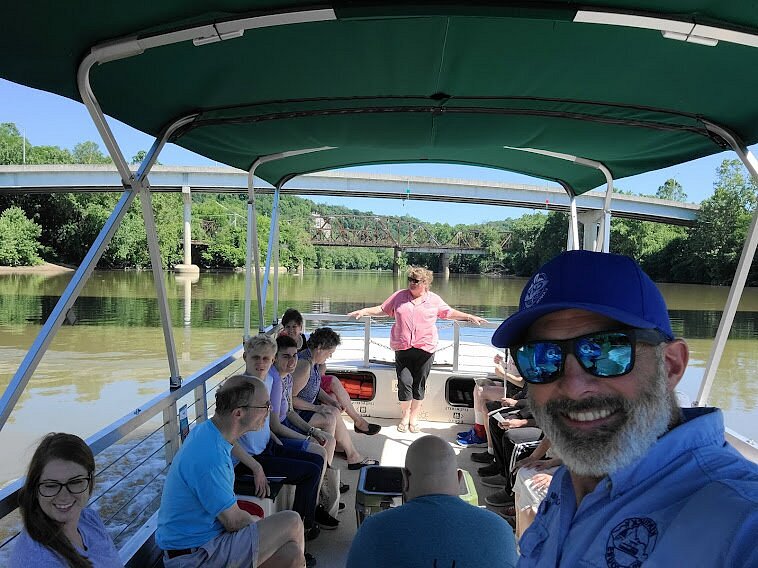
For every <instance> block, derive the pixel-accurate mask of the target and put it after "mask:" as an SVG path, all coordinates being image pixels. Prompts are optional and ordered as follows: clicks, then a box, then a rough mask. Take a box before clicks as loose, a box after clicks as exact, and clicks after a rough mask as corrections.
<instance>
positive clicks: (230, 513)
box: [155, 375, 305, 568]
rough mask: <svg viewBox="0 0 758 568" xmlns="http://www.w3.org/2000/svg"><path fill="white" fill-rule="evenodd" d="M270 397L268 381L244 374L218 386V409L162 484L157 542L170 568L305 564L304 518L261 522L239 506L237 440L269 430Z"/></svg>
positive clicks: (291, 515)
mask: <svg viewBox="0 0 758 568" xmlns="http://www.w3.org/2000/svg"><path fill="white" fill-rule="evenodd" d="M270 405H271V402H270V401H269V399H268V393H267V392H266V387H265V385H264V384H263V383H262V382H261V381H259V380H257V379H250V378H248V377H243V376H240V375H237V376H234V377H230V378H229V379H227V380H226V381H225V382H224V384H223V385H221V387H220V388H219V389H218V390H217V391H216V414H215V415H214V416H213V417H212V418H211V419H210V420H206V421H205V422H202V423H200V424H198V425H197V426H195V428H193V430H192V432H190V435H189V437H188V438H187V439H186V440H185V442H184V444H183V445H182V448H181V449H180V450H179V453H178V454H177V455H176V457H175V458H174V461H173V463H172V464H171V467H170V468H169V471H168V475H167V476H166V483H165V485H164V486H163V496H162V498H161V508H160V510H159V512H158V529H157V530H156V532H155V540H156V542H157V544H158V546H160V547H161V548H162V549H163V551H164V554H163V564H164V566H165V567H166V568H175V567H176V568H178V567H187V566H193V567H194V566H197V567H199V566H203V567H206V566H208V567H216V566H218V567H219V568H221V567H226V566H261V565H262V564H264V563H266V565H267V566H268V565H272V566H273V565H275V566H282V567H284V566H287V567H292V568H302V566H303V564H304V562H305V557H304V553H303V551H304V546H305V543H304V540H303V523H302V522H301V521H300V517H299V516H298V515H297V513H295V512H292V511H282V512H280V513H275V514H273V515H271V516H269V517H266V518H264V519H261V520H259V521H257V522H255V519H256V518H257V517H252V516H251V515H250V514H248V513H247V512H245V511H243V510H242V509H240V508H239V506H238V505H237V500H236V498H235V494H234V473H233V471H232V459H231V450H232V444H233V443H234V441H235V440H236V439H237V438H238V437H239V436H241V435H242V434H244V433H245V432H250V431H253V430H258V429H260V428H262V427H263V422H264V421H265V420H266V417H267V416H268V414H269V412H268V411H269V408H270Z"/></svg>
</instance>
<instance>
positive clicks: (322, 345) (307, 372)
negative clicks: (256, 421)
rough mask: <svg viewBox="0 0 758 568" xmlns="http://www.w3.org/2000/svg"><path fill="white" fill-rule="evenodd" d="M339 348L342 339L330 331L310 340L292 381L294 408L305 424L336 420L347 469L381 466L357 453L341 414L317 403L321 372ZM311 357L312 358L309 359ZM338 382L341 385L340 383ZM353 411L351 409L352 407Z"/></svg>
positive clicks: (319, 332) (316, 333)
mask: <svg viewBox="0 0 758 568" xmlns="http://www.w3.org/2000/svg"><path fill="white" fill-rule="evenodd" d="M339 344H340V336H339V334H338V333H336V332H335V331H334V330H333V329H332V328H330V327H320V328H318V329H316V330H315V331H314V332H313V333H312V334H311V336H310V337H309V338H308V351H309V353H308V354H305V352H303V353H304V354H303V355H302V356H301V358H300V360H299V361H298V363H297V367H296V368H295V372H294V373H293V375H292V377H293V380H294V386H293V389H292V392H294V393H296V394H297V396H296V397H295V398H294V399H293V401H292V402H293V405H294V407H295V409H296V410H297V411H298V413H299V414H300V416H301V417H302V418H303V420H305V421H306V422H308V421H310V420H311V419H312V418H313V417H314V414H315V413H320V414H325V415H331V416H333V417H334V418H335V420H336V425H335V432H334V437H335V438H336V440H337V446H338V448H339V449H341V450H342V451H344V452H345V454H346V456H347V467H348V469H361V468H362V467H363V466H366V465H378V464H379V462H378V461H377V460H375V459H370V458H364V457H363V456H362V455H361V454H360V452H359V451H358V450H356V449H355V446H354V445H353V441H352V439H351V438H350V433H349V432H348V431H347V427H346V426H345V422H344V421H343V420H342V416H341V412H340V411H339V410H338V409H337V408H335V407H334V406H330V405H327V404H320V403H319V401H318V397H319V391H320V388H321V374H322V373H321V369H322V366H323V365H324V364H325V363H326V360H327V359H329V357H331V356H332V355H333V354H334V351H335V350H336V349H337V346H338V345H339ZM308 355H310V357H308V358H306V357H307V356H308ZM338 382H339V381H338ZM349 406H351V407H352V405H349Z"/></svg>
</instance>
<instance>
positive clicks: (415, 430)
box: [408, 424, 421, 434]
mask: <svg viewBox="0 0 758 568" xmlns="http://www.w3.org/2000/svg"><path fill="white" fill-rule="evenodd" d="M408 430H410V431H411V433H413V434H418V433H419V432H421V429H420V428H419V427H418V424H408Z"/></svg>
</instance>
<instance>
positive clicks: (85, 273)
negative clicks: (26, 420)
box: [0, 49, 196, 430]
mask: <svg viewBox="0 0 758 568" xmlns="http://www.w3.org/2000/svg"><path fill="white" fill-rule="evenodd" d="M99 57H100V53H99V52H98V51H97V50H96V49H93V51H92V52H91V53H90V54H89V55H88V56H87V57H85V58H84V60H83V61H82V63H81V65H80V66H79V69H78V72H77V82H78V86H79V93H80V95H81V97H82V101H83V102H84V105H85V107H86V108H87V111H88V112H89V113H90V116H91V117H92V121H93V122H94V124H95V127H96V128H97V130H98V132H99V133H100V136H101V137H102V139H103V143H104V144H105V147H106V149H107V150H108V153H109V154H110V156H111V158H112V159H113V163H114V165H115V166H116V170H117V171H118V173H119V176H120V177H121V183H122V184H123V186H124V193H123V194H122V195H121V198H120V199H119V201H118V203H117V204H116V206H115V207H114V209H113V211H112V212H111V214H110V216H109V217H108V220H107V221H106V222H105V224H104V225H103V228H102V229H101V230H100V233H98V235H97V237H96V238H95V240H94V242H93V243H92V246H91V247H90V249H89V250H88V251H87V254H86V255H85V257H84V259H83V260H82V263H81V264H80V265H79V268H77V269H76V271H75V272H74V275H73V277H72V278H71V280H70V281H69V283H68V285H67V286H66V289H65V290H64V291H63V293H62V294H61V296H60V298H59V299H58V302H57V303H56V305H55V307H54V308H53V311H52V312H51V314H50V316H49V317H48V318H47V321H45V324H44V325H43V326H42V329H41V330H40V332H39V333H38V334H37V337H36V338H35V340H34V343H33V344H32V345H31V347H30V348H29V350H28V351H27V353H26V356H25V357H24V359H23V361H22V362H21V365H19V368H18V370H17V371H16V373H15V374H14V376H13V378H12V379H11V381H10V383H9V384H8V387H7V388H6V390H5V392H4V393H3V397H2V399H0V430H2V428H3V427H4V426H5V424H6V422H7V421H8V418H9V417H10V414H11V412H12V411H13V409H14V407H15V405H16V403H17V402H18V399H19V398H20V397H21V393H22V392H24V389H25V388H26V385H27V384H28V383H29V380H30V379H31V377H32V375H33V374H34V371H35V370H36V369H37V367H38V366H39V363H40V361H41V360H42V357H44V355H45V353H46V352H47V349H48V347H49V346H50V343H51V342H52V340H53V339H54V338H55V335H56V333H57V332H58V329H60V326H61V325H62V323H63V320H64V318H65V317H66V314H67V313H68V311H69V310H70V309H71V307H72V306H73V305H74V303H75V302H76V300H77V299H78V298H79V295H80V294H81V291H82V289H83V288H84V286H85V284H86V283H87V281H88V280H89V277H90V276H91V275H92V271H93V270H94V269H95V266H96V265H97V263H98V261H99V260H100V257H101V256H102V254H103V251H105V249H106V248H107V246H108V244H109V243H110V241H111V239H112V238H113V235H114V234H115V233H116V231H117V230H118V228H119V226H120V225H121V222H122V220H123V218H124V216H125V215H126V213H127V211H128V210H129V207H131V205H132V202H133V201H134V197H135V196H136V195H137V194H138V193H139V192H140V191H141V189H142V188H143V184H144V185H146V183H147V182H146V178H147V173H148V171H149V170H150V168H151V167H152V166H153V164H154V163H155V160H156V159H157V156H158V153H159V152H160V150H161V149H162V148H163V146H164V145H165V143H166V140H167V139H168V137H169V135H170V134H171V133H172V132H173V130H175V129H176V128H178V127H179V126H181V125H183V124H185V123H186V122H188V121H191V120H194V118H195V116H196V115H189V116H187V117H185V118H183V119H181V120H179V121H177V123H176V124H175V125H172V128H169V129H167V131H166V132H165V133H164V135H163V136H162V137H160V138H159V139H156V141H155V142H154V143H153V145H152V147H151V148H150V150H149V152H148V153H147V155H146V156H145V159H144V161H143V162H142V164H141V165H140V167H139V169H138V170H137V173H136V174H132V172H131V170H130V169H129V166H128V164H127V163H126V160H125V159H124V156H123V153H122V152H121V150H120V148H119V146H118V143H117V142H116V139H115V137H114V136H113V133H112V132H111V129H110V126H109V125H108V123H107V121H106V120H105V115H104V114H103V112H102V110H101V109H100V106H99V104H98V102H97V99H96V98H95V96H94V94H93V92H92V88H91V86H90V82H89V71H90V69H91V68H92V66H93V65H95V64H96V63H99V62H100V59H99ZM172 339H173V336H172ZM175 352H176V349H174V353H175ZM176 377H177V378H178V377H179V375H178V372H177V375H176ZM179 381H181V379H179ZM173 382H174V375H173V373H172V379H171V383H173Z"/></svg>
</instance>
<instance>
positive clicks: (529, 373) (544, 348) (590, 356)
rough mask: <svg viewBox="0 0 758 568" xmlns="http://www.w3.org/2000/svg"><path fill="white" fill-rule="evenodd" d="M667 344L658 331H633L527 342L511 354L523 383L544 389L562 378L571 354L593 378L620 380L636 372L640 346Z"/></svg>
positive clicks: (606, 332)
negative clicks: (637, 348)
mask: <svg viewBox="0 0 758 568" xmlns="http://www.w3.org/2000/svg"><path fill="white" fill-rule="evenodd" d="M665 340H666V337H665V336H664V335H663V334H662V333H661V332H660V331H658V330H655V329H637V328H633V329H623V330H616V331H597V332H595V333H588V334H587V335H581V336H579V337H574V338H573V339H563V340H555V339H542V340H537V341H528V342H526V343H523V344H521V345H514V346H512V347H511V348H510V351H511V357H513V361H514V362H515V363H516V367H517V368H518V370H519V373H521V376H522V377H523V378H524V380H525V381H526V382H527V383H531V384H535V385H543V384H547V383H552V382H553V381H556V380H558V379H559V378H560V377H561V376H562V375H563V370H564V367H565V366H566V357H567V356H568V354H569V353H571V354H572V355H574V357H575V358H576V360H577V362H578V363H579V365H581V367H582V369H584V370H585V371H587V372H588V373H589V374H590V375H592V376H594V377H600V378H610V377H620V376H622V375H626V374H627V373H629V372H631V370H632V369H633V368H634V356H635V344H636V343H637V342H642V343H649V344H650V345H658V344H659V343H661V342H662V341H665Z"/></svg>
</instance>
